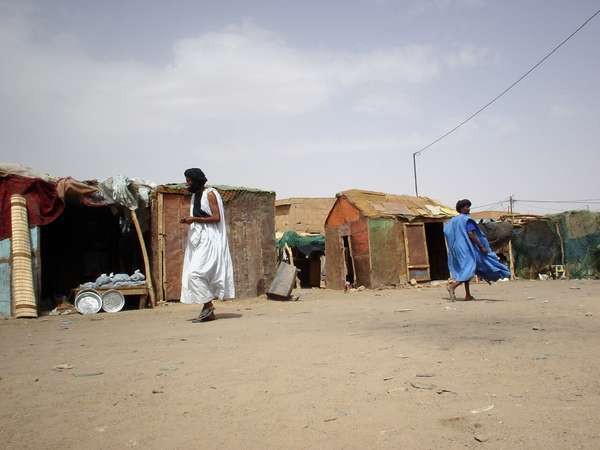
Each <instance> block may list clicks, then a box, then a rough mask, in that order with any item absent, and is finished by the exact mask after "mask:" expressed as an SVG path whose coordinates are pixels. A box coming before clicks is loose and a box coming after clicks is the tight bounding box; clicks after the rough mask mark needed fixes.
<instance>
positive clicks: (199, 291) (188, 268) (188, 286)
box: [181, 188, 235, 304]
mask: <svg viewBox="0 0 600 450" xmlns="http://www.w3.org/2000/svg"><path fill="white" fill-rule="evenodd" d="M210 192H212V193H214V194H215V197H216V198H217V203H218V205H219V212H220V214H221V220H220V221H219V222H218V223H192V224H190V226H189V227H190V229H189V231H188V237H187V243H186V247H185V256H184V258H183V273H182V277H181V302H182V303H187V304H191V303H196V304H203V303H208V302H210V301H211V300H214V299H219V300H222V299H224V298H234V297H235V285H234V281H233V265H232V263H231V255H230V253H229V243H228V242H227V227H226V225H225V213H224V210H223V199H222V198H221V195H220V194H219V193H218V192H217V191H216V190H215V189H213V188H207V189H205V190H204V192H203V193H202V201H201V204H202V210H203V211H206V212H207V213H208V214H211V215H212V211H211V208H210V204H209V202H208V194H209V193H210ZM195 195H196V194H194V195H192V200H191V205H190V216H193V211H194V198H195Z"/></svg>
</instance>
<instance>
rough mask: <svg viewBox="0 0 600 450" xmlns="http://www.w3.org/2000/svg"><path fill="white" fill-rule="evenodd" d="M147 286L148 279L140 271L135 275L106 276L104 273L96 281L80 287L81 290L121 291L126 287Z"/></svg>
mask: <svg viewBox="0 0 600 450" xmlns="http://www.w3.org/2000/svg"><path fill="white" fill-rule="evenodd" d="M145 284H146V277H145V276H144V274H143V273H141V272H140V271H139V270H136V271H135V272H134V273H133V275H127V274H126V273H117V274H114V273H111V274H110V275H106V274H105V273H103V274H102V275H100V276H99V277H98V278H96V281H90V282H89V283H83V284H82V285H80V286H79V288H80V289H119V288H126V287H135V286H144V285H145Z"/></svg>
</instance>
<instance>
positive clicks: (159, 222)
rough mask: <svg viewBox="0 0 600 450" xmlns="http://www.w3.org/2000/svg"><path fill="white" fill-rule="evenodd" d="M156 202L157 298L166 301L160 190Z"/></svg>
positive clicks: (163, 227)
mask: <svg viewBox="0 0 600 450" xmlns="http://www.w3.org/2000/svg"><path fill="white" fill-rule="evenodd" d="M156 204H157V209H158V212H157V214H156V215H157V218H156V220H157V227H158V268H157V271H158V292H159V295H158V300H159V301H161V302H164V301H167V294H166V292H165V280H166V279H167V277H166V268H165V260H164V251H165V218H164V196H163V194H162V192H158V194H157V196H156Z"/></svg>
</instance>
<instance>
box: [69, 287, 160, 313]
mask: <svg viewBox="0 0 600 450" xmlns="http://www.w3.org/2000/svg"><path fill="white" fill-rule="evenodd" d="M86 290H87V289H76V290H75V296H77V294H79V292H81V291H86ZM94 291H96V292H97V293H98V294H100V295H102V294H103V293H104V292H107V291H118V292H120V293H121V294H122V295H123V296H124V297H127V296H130V295H139V296H140V301H139V306H138V307H139V309H144V308H145V307H146V305H147V304H148V296H149V295H150V290H149V289H148V285H141V286H130V287H119V288H96V289H94Z"/></svg>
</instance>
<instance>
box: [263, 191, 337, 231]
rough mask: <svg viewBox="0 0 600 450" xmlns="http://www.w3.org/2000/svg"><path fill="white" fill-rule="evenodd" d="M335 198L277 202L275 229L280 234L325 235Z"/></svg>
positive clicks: (308, 198)
mask: <svg viewBox="0 0 600 450" xmlns="http://www.w3.org/2000/svg"><path fill="white" fill-rule="evenodd" d="M334 203H335V198H317V197H295V198H286V199H282V200H277V201H276V202H275V229H276V231H277V232H278V233H284V232H286V231H295V232H297V233H309V234H323V231H324V226H325V219H326V218H327V214H329V211H330V210H331V207H332V206H333V204H334Z"/></svg>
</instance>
